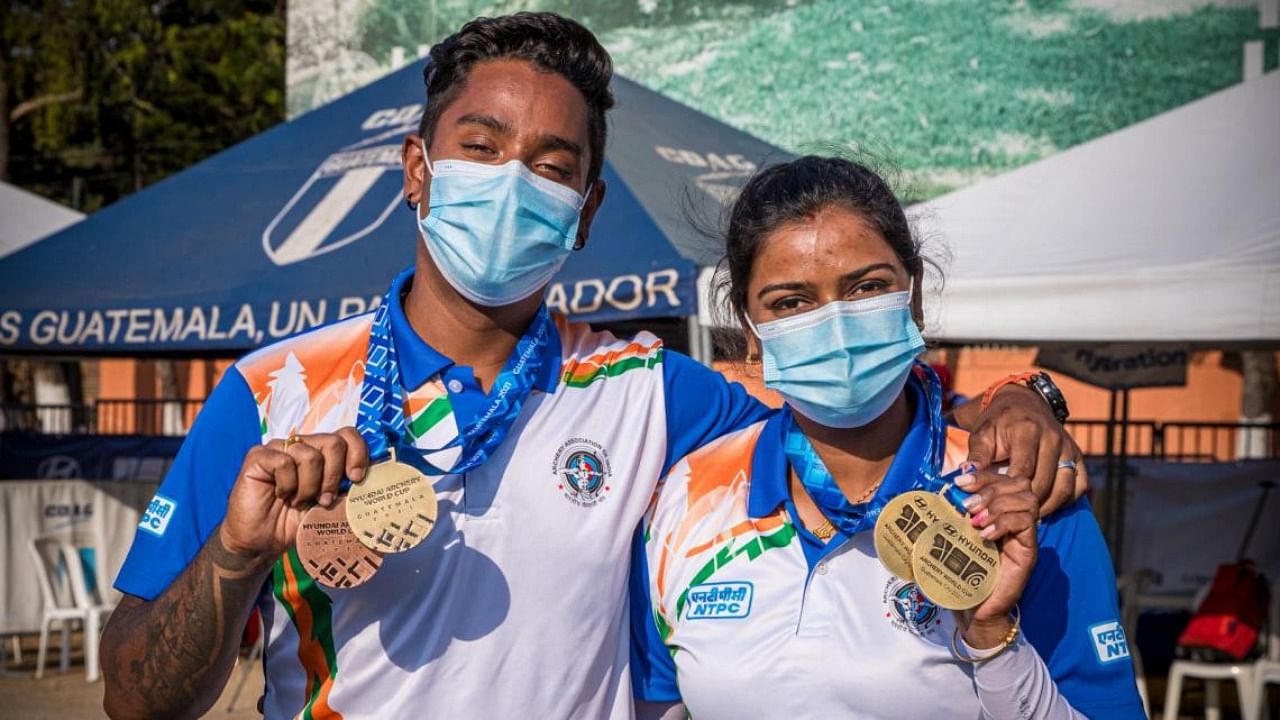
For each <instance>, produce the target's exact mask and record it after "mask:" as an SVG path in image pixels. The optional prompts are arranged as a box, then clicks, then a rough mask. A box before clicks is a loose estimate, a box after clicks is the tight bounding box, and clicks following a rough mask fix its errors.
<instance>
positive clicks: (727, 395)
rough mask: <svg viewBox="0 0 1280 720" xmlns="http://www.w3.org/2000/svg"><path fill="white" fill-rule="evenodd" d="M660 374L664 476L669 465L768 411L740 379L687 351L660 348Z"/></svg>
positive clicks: (761, 417)
mask: <svg viewBox="0 0 1280 720" xmlns="http://www.w3.org/2000/svg"><path fill="white" fill-rule="evenodd" d="M662 376H663V382H664V384H665V390H666V393H665V394H666V405H667V457H666V461H665V462H664V463H663V466H662V475H663V477H665V476H666V474H667V472H668V471H669V470H670V469H671V466H673V465H675V464H676V463H677V462H679V461H680V459H681V458H683V457H684V456H685V455H688V454H689V453H691V452H693V451H694V450H697V449H698V448H700V447H702V446H703V445H706V444H707V443H709V442H711V441H712V440H715V439H716V438H718V437H720V436H721V435H724V434H725V433H730V432H733V431H734V430H740V429H742V428H744V427H746V426H748V425H750V424H751V423H753V422H756V421H757V420H763V419H764V418H765V416H766V415H768V414H769V412H770V410H769V408H767V407H765V406H764V404H762V403H761V402H760V401H759V400H756V399H755V398H753V397H751V395H749V394H748V393H747V390H746V388H744V387H742V385H741V384H740V383H730V382H729V381H727V380H725V377H724V376H723V375H721V374H720V373H718V372H716V371H715V370H712V369H711V368H709V367H707V366H706V365H703V364H701V363H699V362H697V361H696V360H694V359H693V358H691V357H689V356H688V355H683V354H681V353H678V352H672V351H671V350H664V351H663V358H662Z"/></svg>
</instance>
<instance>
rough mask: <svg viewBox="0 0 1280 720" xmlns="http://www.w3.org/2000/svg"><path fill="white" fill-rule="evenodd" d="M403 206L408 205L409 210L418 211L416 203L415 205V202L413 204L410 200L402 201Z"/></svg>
mask: <svg viewBox="0 0 1280 720" xmlns="http://www.w3.org/2000/svg"><path fill="white" fill-rule="evenodd" d="M404 204H405V205H408V206H409V209H410V210H414V211H417V209H418V203H416V202H414V201H412V200H410V199H409V198H405V199H404Z"/></svg>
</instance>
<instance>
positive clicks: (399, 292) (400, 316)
mask: <svg viewBox="0 0 1280 720" xmlns="http://www.w3.org/2000/svg"><path fill="white" fill-rule="evenodd" d="M412 282H413V273H411V272H405V273H401V274H400V275H399V276H397V277H396V279H395V280H394V281H393V282H392V284H391V297H393V298H403V297H404V295H405V293H406V292H407V291H408V289H409V286H410V284H411V283H412ZM389 314H390V316H391V341H392V342H394V343H395V345H396V355H397V356H398V359H399V361H400V382H401V384H403V385H404V388H405V389H406V390H408V391H410V392H412V391H414V390H416V389H418V388H419V387H422V384H423V383H425V382H426V381H428V380H430V379H431V378H433V377H435V376H436V375H439V374H441V373H443V372H444V371H445V370H448V369H449V368H450V367H453V366H454V365H455V364H456V363H454V361H453V360H451V359H450V358H448V357H446V356H445V355H443V354H442V353H440V352H439V351H437V350H436V349H435V348H433V347H431V346H430V345H428V344H427V342H426V341H425V340H423V339H422V337H421V336H420V335H418V333H417V332H415V331H414V329H413V326H411V325H410V324H409V318H407V317H405V314H404V305H403V303H402V302H396V303H395V304H394V305H392V307H391V310H390V313H389ZM560 355H561V349H560V334H559V333H558V332H556V331H555V326H554V324H553V326H552V333H551V337H550V338H548V341H547V344H546V346H545V349H544V351H543V357H542V367H540V368H538V375H537V377H535V378H534V380H533V387H534V389H536V390H541V391H542V392H545V393H554V392H555V391H556V386H557V385H558V382H557V381H558V380H559V377H560Z"/></svg>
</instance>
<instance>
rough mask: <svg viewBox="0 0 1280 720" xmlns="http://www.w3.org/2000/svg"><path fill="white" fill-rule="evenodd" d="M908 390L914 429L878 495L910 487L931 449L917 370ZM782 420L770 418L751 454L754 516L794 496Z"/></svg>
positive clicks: (780, 416) (778, 416)
mask: <svg viewBox="0 0 1280 720" xmlns="http://www.w3.org/2000/svg"><path fill="white" fill-rule="evenodd" d="M907 392H909V393H911V396H912V399H913V400H914V401H915V414H914V416H913V417H912V419H911V429H910V430H909V431H908V432H907V436H906V438H904V439H903V441H902V444H901V445H899V446H898V452H897V454H896V455H894V457H893V462H892V463H891V464H890V465H889V470H888V472H887V473H886V474H885V478H884V482H883V483H881V485H880V490H878V491H877V493H876V494H877V495H879V494H880V493H881V492H885V491H888V492H889V493H890V497H893V496H896V495H899V494H901V493H904V492H906V491H907V490H909V489H911V485H912V484H913V483H914V482H915V480H916V470H917V469H918V468H919V467H920V460H921V458H923V457H924V454H925V453H927V452H928V451H929V418H928V414H927V413H928V412H929V405H928V403H927V402H926V400H925V396H924V388H923V387H921V386H920V381H919V380H918V379H916V377H915V374H914V373H912V375H911V376H910V377H909V378H908V380H907ZM783 420H784V418H783V414H782V413H781V412H779V413H775V414H774V415H773V417H771V418H769V420H768V421H767V422H766V423H765V425H764V428H763V429H761V431H760V439H759V440H758V441H757V442H756V447H755V452H754V454H753V455H752V456H751V488H750V490H749V493H750V494H749V495H748V497H747V513H748V514H749V515H750V516H751V517H753V518H763V517H766V516H768V515H772V514H773V513H774V512H776V511H777V510H778V506H779V505H782V504H783V503H786V502H787V501H789V500H790V499H791V482H790V473H789V472H788V468H787V456H786V454H785V453H784V452H783V450H782V448H783V437H782V436H783V431H784V429H785V424H784V423H783ZM792 521H793V522H795V523H799V519H798V518H792Z"/></svg>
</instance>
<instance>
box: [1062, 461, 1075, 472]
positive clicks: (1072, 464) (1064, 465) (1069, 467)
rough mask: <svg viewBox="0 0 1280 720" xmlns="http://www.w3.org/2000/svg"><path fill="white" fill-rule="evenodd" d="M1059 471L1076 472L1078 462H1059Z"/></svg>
mask: <svg viewBox="0 0 1280 720" xmlns="http://www.w3.org/2000/svg"><path fill="white" fill-rule="evenodd" d="M1058 469H1059V470H1075V469H1076V461H1075V460H1059V461H1058Z"/></svg>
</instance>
